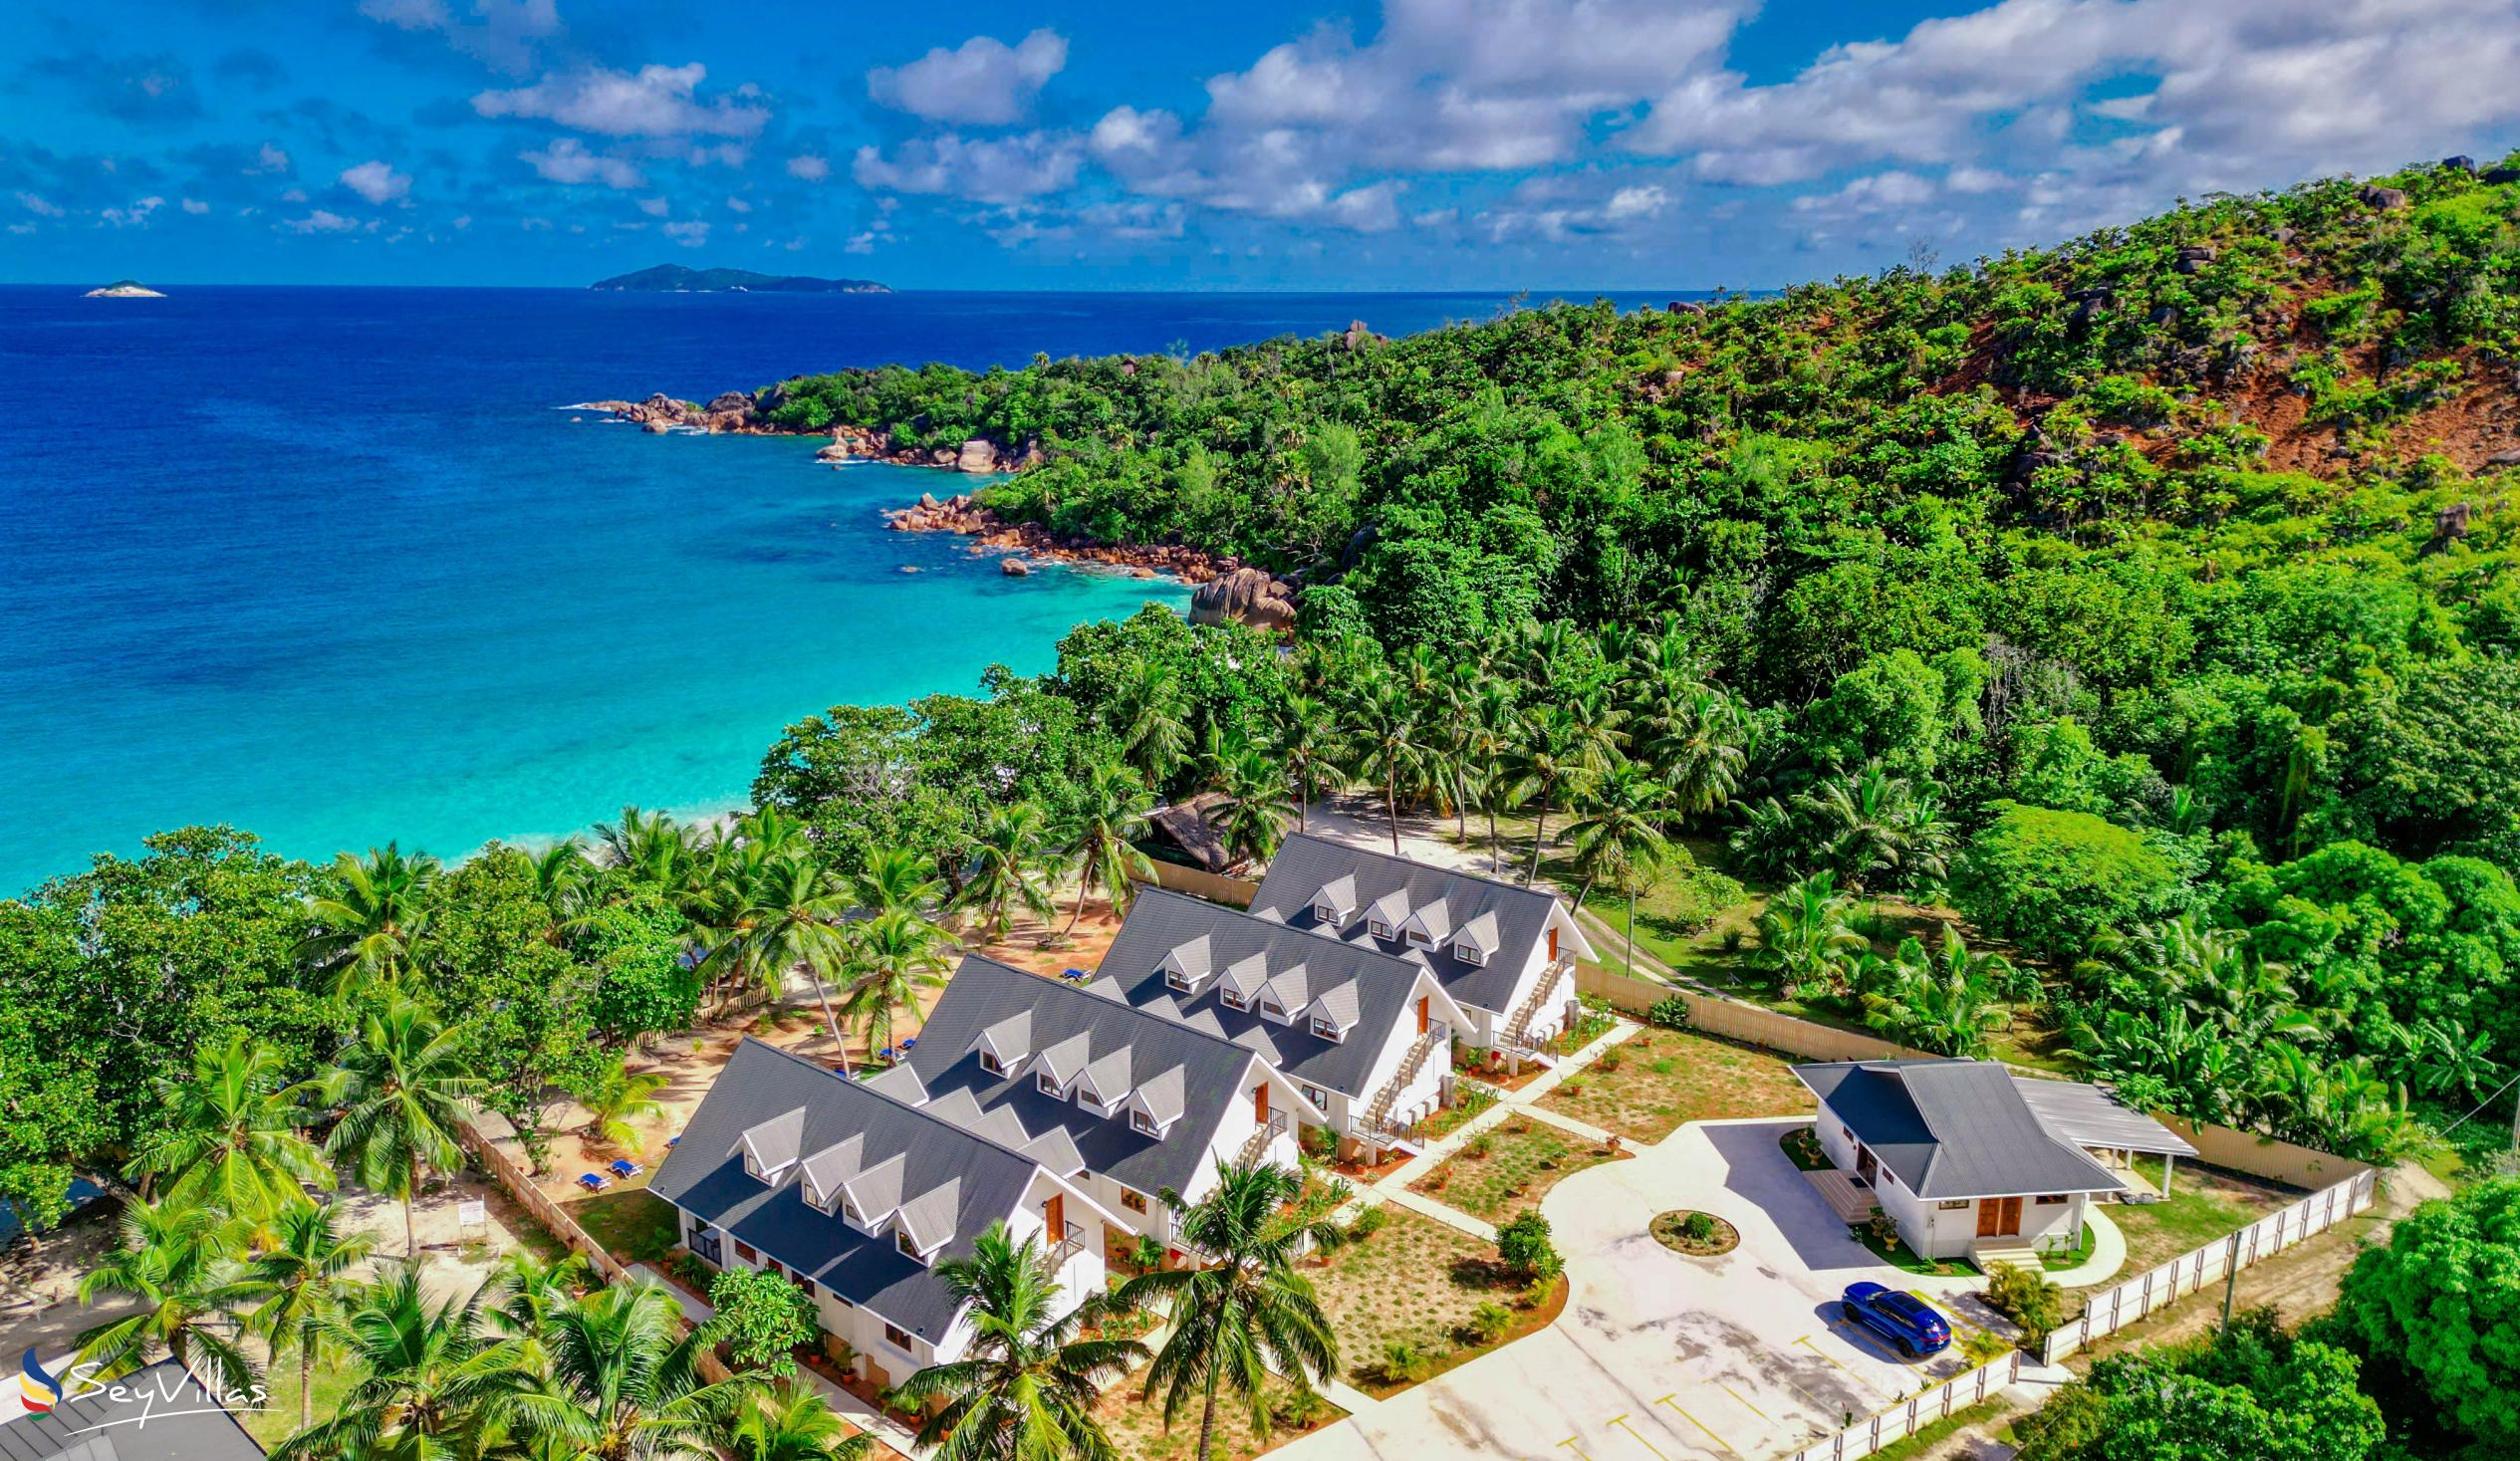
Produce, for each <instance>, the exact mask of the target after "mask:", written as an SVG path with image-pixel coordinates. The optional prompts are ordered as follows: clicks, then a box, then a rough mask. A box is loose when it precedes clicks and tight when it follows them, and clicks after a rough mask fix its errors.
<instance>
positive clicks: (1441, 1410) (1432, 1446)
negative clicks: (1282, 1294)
mask: <svg viewBox="0 0 2520 1461" xmlns="http://www.w3.org/2000/svg"><path fill="white" fill-rule="evenodd" d="M1803 1123H1804V1122H1801V1121H1797V1120H1763V1121H1724V1122H1704V1123H1697V1124H1692V1125H1688V1126H1684V1127H1682V1128H1681V1129H1680V1130H1679V1131H1677V1132H1675V1133H1673V1134H1672V1135H1671V1136H1669V1137H1668V1138H1666V1139H1665V1140H1663V1141H1662V1143H1661V1144H1660V1145H1658V1146H1654V1147H1651V1148H1647V1149H1645V1150H1643V1151H1640V1152H1639V1153H1638V1155H1637V1156H1636V1158H1635V1159H1633V1160H1630V1161H1619V1162H1610V1163H1607V1164H1605V1165H1602V1166H1599V1167H1595V1168H1592V1169H1591V1170H1588V1171H1585V1172H1582V1173H1579V1174H1577V1175H1576V1176H1574V1177H1571V1178H1569V1179H1567V1180H1566V1181H1565V1182H1563V1183H1561V1184H1559V1186H1558V1187H1557V1188H1556V1189H1555V1190H1553V1191H1551V1192H1550V1194H1549V1196H1548V1198H1547V1200H1546V1202H1545V1203H1544V1204H1543V1205H1542V1211H1543V1212H1545V1213H1546V1214H1547V1215H1548V1218H1549V1222H1550V1225H1551V1227H1552V1228H1553V1229H1554V1230H1555V1232H1556V1236H1557V1242H1558V1248H1559V1251H1560V1252H1561V1253H1563V1254H1564V1255H1565V1256H1566V1258H1567V1272H1568V1274H1569V1275H1570V1277H1571V1279H1572V1282H1573V1285H1574V1288H1573V1292H1572V1294H1571V1296H1570V1297H1569V1300H1568V1304H1567V1310H1566V1313H1565V1314H1564V1315H1562V1316H1560V1317H1559V1319H1558V1322H1557V1323H1556V1324H1554V1325H1552V1326H1550V1327H1549V1328H1548V1329H1546V1330H1544V1331H1542V1332H1540V1333H1539V1334H1536V1335H1533V1336H1531V1337H1529V1338H1527V1339H1519V1340H1517V1341H1515V1342H1514V1343H1511V1344H1508V1345H1506V1346H1505V1347H1504V1348H1502V1349H1500V1350H1498V1351H1496V1352H1495V1353H1493V1354H1488V1355H1483V1356H1481V1357H1480V1358H1478V1359H1475V1360H1473V1361H1471V1362H1470V1363H1468V1364H1465V1365H1463V1366H1461V1367H1460V1368H1458V1369H1455V1370H1452V1371H1450V1372H1448V1373H1446V1374H1443V1375H1440V1376H1438V1377H1436V1378H1435V1379H1432V1380H1429V1381H1427V1382H1426V1383H1424V1384H1421V1385H1418V1386H1415V1387H1414V1388H1412V1389H1409V1390H1406V1391H1403V1392H1402V1393H1400V1394H1399V1395H1397V1396H1395V1397H1393V1398H1392V1399H1390V1400H1388V1401H1386V1402H1384V1403H1382V1404H1379V1405H1376V1406H1373V1407H1371V1408H1370V1409H1367V1410H1365V1411H1363V1412H1361V1413H1360V1414H1359V1415H1357V1416H1356V1418H1354V1419H1352V1420H1349V1421H1346V1422H1342V1423H1341V1424H1339V1425H1337V1426H1333V1427H1330V1428H1328V1429H1326V1430H1323V1431H1321V1432H1318V1433H1317V1434H1315V1435H1312V1436H1308V1437H1306V1438H1305V1439H1304V1440H1302V1441H1299V1442H1297V1443H1295V1444H1294V1445H1293V1446H1290V1447H1289V1448H1287V1450H1286V1452H1285V1453H1284V1454H1285V1455H1287V1456H1288V1458H1289V1461H1353V1458H1362V1457H1381V1458H1387V1461H1402V1458H1412V1457H1421V1456H1434V1455H1453V1454H1471V1455H1479V1456H1499V1457H1505V1456H1510V1457H1523V1458H1536V1461H1553V1458H1567V1461H1655V1458H1660V1461H1681V1458H1699V1457H1705V1458H1738V1461H1763V1458H1766V1457H1770V1456H1774V1455H1776V1454H1778V1453H1780V1452H1783V1451H1788V1450H1791V1449H1792V1448H1793V1447H1794V1446H1796V1445H1798V1444H1800V1443H1802V1442H1803V1441H1804V1440H1806V1439H1809V1438H1810V1437H1813V1436H1816V1435H1820V1434H1825V1433H1826V1432H1828V1431H1832V1430H1836V1429H1838V1428H1839V1427H1840V1426H1842V1425H1843V1424H1845V1423H1846V1422H1847V1421H1848V1420H1849V1419H1851V1418H1853V1417H1855V1416H1861V1415H1865V1414H1869V1413H1870V1412H1872V1411H1874V1410H1878V1409H1880V1408H1882V1407H1883V1406H1886V1405H1888V1404H1890V1402H1892V1401H1893V1400H1897V1399H1900V1398H1903V1397H1904V1396H1906V1395H1908V1394H1910V1393H1912V1392H1913V1391H1915V1390H1918V1389H1921V1388H1923V1387H1925V1386H1927V1385H1930V1384H1933V1383H1935V1382H1936V1381H1938V1380H1940V1379H1942V1378H1944V1377H1946V1376H1948V1375H1951V1374H1955V1373H1957V1372H1959V1371H1960V1370H1961V1369H1963V1368H1965V1367H1966V1362H1965V1361H1964V1360H1962V1359H1961V1358H1960V1357H1959V1354H1958V1352H1957V1350H1956V1348H1955V1349H1953V1350H1946V1351H1945V1352H1944V1353H1943V1354H1941V1355H1939V1356H1937V1357H1936V1358H1934V1359H1933V1360H1931V1361H1928V1362H1926V1363H1922V1364H1911V1363H1908V1362H1906V1361H1904V1360H1902V1359H1901V1358H1899V1357H1898V1356H1897V1355H1896V1354H1895V1353H1893V1352H1891V1351H1890V1349H1889V1348H1887V1347H1886V1346H1884V1345H1883V1344H1881V1343H1880V1342H1879V1341H1878V1340H1875V1339H1872V1338H1870V1337H1869V1336H1867V1335H1864V1334H1862V1333H1860V1332H1856V1331H1853V1330H1852V1329H1850V1328H1849V1327H1848V1326H1847V1325H1846V1323H1845V1321H1844V1320H1843V1319H1841V1318H1840V1317H1839V1314H1838V1302H1837V1301H1838V1295H1839V1293H1840V1292H1841V1291H1842V1290H1843V1289H1844V1288H1845V1287H1846V1286H1847V1285H1848V1284H1851V1283H1854V1282H1855V1281H1857V1280H1858V1279H1872V1280H1875V1281H1877V1282H1880V1283H1885V1284H1891V1285H1894V1286H1898V1287H1903V1288H1911V1289H1920V1290H1922V1291H1924V1292H1926V1293H1929V1294H1935V1295H1936V1296H1937V1297H1939V1296H1940V1295H1941V1294H1943V1293H1949V1292H1952V1291H1956V1290H1963V1289H1966V1288H1968V1287H1970V1285H1969V1284H1967V1283H1964V1282H1961V1281H1957V1280H1941V1281H1934V1280H1920V1279H1917V1278H1915V1277H1913V1276H1911V1275H1907V1274H1902V1273H1899V1272H1898V1271H1897V1270H1895V1269H1891V1268H1889V1267H1887V1266H1885V1265H1884V1264H1883V1263H1882V1262H1881V1261H1880V1260H1879V1259H1877V1258H1875V1257H1874V1256H1873V1255H1872V1253H1871V1252H1869V1251H1868V1250H1866V1249H1865V1248H1864V1247H1863V1245H1861V1244H1859V1243H1857V1242H1856V1241H1855V1240H1854V1239H1853V1238H1852V1237H1850V1236H1849V1235H1848V1233H1847V1230H1846V1227H1845V1225H1844V1224H1842V1223H1840V1222H1839V1221H1838V1219H1837V1218H1836V1216H1835V1215H1834V1214H1832V1213H1831V1212H1830V1211H1829V1208H1828V1206H1827V1204H1825V1203H1823V1202H1822V1201H1821V1199H1820V1195H1819V1193H1817V1192H1815V1191H1814V1190H1812V1187H1811V1184H1810V1182H1809V1181H1808V1180H1806V1179H1805V1178H1804V1177H1803V1175H1802V1174H1801V1173H1800V1172H1799V1171H1797V1170H1795V1168H1794V1165H1793V1163H1792V1162H1790V1161H1788V1160H1787V1159H1786V1157H1785V1154H1784V1153H1783V1152H1782V1151H1780V1150H1779V1149H1778V1147H1777V1137H1778V1136H1779V1134H1780V1133H1782V1132H1783V1131H1784V1130H1786V1129H1788V1128H1789V1127H1792V1126H1794V1125H1797V1124H1803ZM1678 1207H1688V1208H1697V1209H1700V1210H1703V1211H1707V1212H1712V1213H1715V1214H1716V1215H1718V1216H1720V1217H1723V1218H1725V1219H1727V1220H1729V1221H1730V1222H1731V1223H1732V1224H1733V1225H1734V1226H1735V1227H1737V1228H1738V1229H1740V1232H1741V1246H1740V1247H1738V1248H1736V1249H1735V1250H1733V1251H1732V1252H1731V1253H1729V1254H1726V1255H1724V1256H1723V1257H1721V1258H1714V1259H1688V1258H1682V1257H1680V1256H1679V1255H1677V1254H1675V1253H1672V1252H1671V1251H1670V1250H1668V1249H1666V1248H1664V1247H1662V1245H1660V1244H1659V1243H1656V1242H1655V1241H1654V1240H1653V1238H1652V1237H1651V1236H1650V1235H1649V1234H1648V1233H1647V1232H1646V1231H1645V1229H1646V1224H1647V1223H1648V1222H1649V1221H1650V1220H1651V1219H1652V1217H1653V1215H1654V1214H1655V1213H1657V1212H1662V1211H1664V1210H1666V1209H1670V1208H1678Z"/></svg>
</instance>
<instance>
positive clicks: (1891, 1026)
mask: <svg viewBox="0 0 2520 1461" xmlns="http://www.w3.org/2000/svg"><path fill="white" fill-rule="evenodd" d="M1867 957H1868V958H1869V957H1870V955H1868V956H1867ZM2001 967H2004V965H2003V960H2002V959H2000V958H1998V957H1996V956H1995V955H1992V954H1973V953H1970V952H1969V948H1968V945H1967V944H1966V943H1965V942H1963V941H1962V940H1961V938H1960V931H1959V930H1958V929H1956V928H1952V927H1950V926H1948V925H1945V926H1944V928H1943V930H1942V949H1941V951H1940V953H1939V954H1938V955H1937V954H1928V953H1926V952H1925V948H1924V945H1923V944H1921V943H1919V942H1917V941H1916V940H1915V939H1913V938H1908V939H1902V940H1900V941H1899V945H1898V951H1897V952H1896V953H1895V954H1893V955H1892V956H1891V959H1890V977H1889V978H1888V979H1887V980H1886V981H1884V983H1883V984H1882V986H1881V987H1880V988H1878V989H1870V990H1867V991H1865V994H1864V1023H1865V1024H1867V1025H1870V1026H1872V1027H1873V1028H1874V1029H1876V1030H1879V1031H1881V1032H1882V1033H1883V1034H1885V1035H1887V1036H1889V1037H1890V1039H1892V1040H1894V1041H1897V1042H1898V1043H1899V1044H1901V1045H1908V1046H1913V1047H1915V1048H1916V1049H1918V1050H1921V1051H1924V1052H1925V1053H1926V1054H1928V1055H1940V1056H1967V1057H1970V1058H1973V1059H1974V1058H1977V1057H1982V1056H1984V1055H1985V1054H1986V1052H1987V1048H1988V1044H1987V1036H1988V1035H1989V1034H1991V1033H1993V1032H1994V1031H1997V1030H2001V1029H2002V1028H2004V1026H2005V1025H2006V1024H2008V1023H2009V1022H2010V1020H2011V1018H2012V1017H2011V1015H2010V1013H2009V1012H2008V1011H2006V1010H2005V1009H2004V1007H2003V1005H2002V1003H2001V1000H2002V990H2001V989H2000V988H1999V987H1998V983H1997V975H1996V972H1995V971H1996V970H1997V969H1999V968H2001Z"/></svg>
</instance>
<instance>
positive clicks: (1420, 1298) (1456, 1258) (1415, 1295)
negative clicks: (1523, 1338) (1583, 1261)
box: [1301, 1203, 1565, 1394]
mask: <svg viewBox="0 0 2520 1461" xmlns="http://www.w3.org/2000/svg"><path fill="white" fill-rule="evenodd" d="M1382 1210H1383V1211H1385V1212H1386V1213H1389V1214H1390V1216H1389V1218H1387V1219H1386V1221H1385V1223H1384V1226H1383V1230H1382V1231H1381V1232H1378V1233H1376V1234H1375V1235H1374V1236H1373V1237H1371V1238H1368V1239H1365V1240H1364V1241H1363V1242H1356V1243H1350V1244H1348V1245H1346V1246H1344V1247H1342V1248H1340V1249H1339V1250H1338V1251H1337V1252H1336V1253H1333V1254H1331V1255H1330V1257H1329V1259H1328V1261H1327V1262H1326V1263H1325V1264H1324V1265H1323V1266H1322V1267H1319V1268H1305V1269H1303V1270H1301V1272H1302V1273H1303V1274H1304V1276H1305V1277H1306V1278H1309V1279H1311V1280H1312V1281H1313V1287H1314V1289H1315V1291H1316V1292H1317V1293H1318V1294H1319V1295H1320V1297H1321V1304H1322V1309H1323V1311H1324V1312H1325V1313H1327V1314H1328V1315H1329V1317H1330V1325H1331V1330H1332V1332H1333V1333H1334V1334H1336V1335H1337V1336H1338V1337H1339V1361H1340V1366H1339V1367H1340V1369H1341V1371H1342V1372H1344V1373H1345V1374H1346V1375H1347V1377H1348V1378H1349V1380H1350V1381H1351V1382H1352V1383H1354V1384H1356V1385H1357V1386H1358V1387H1359V1388H1360V1389H1364V1390H1366V1391H1368V1392H1369V1393H1374V1394H1385V1393H1388V1392H1389V1391H1390V1390H1391V1389H1393V1388H1395V1386H1392V1385H1390V1384H1387V1383H1386V1381H1385V1379H1384V1375H1383V1361H1384V1356H1385V1354H1386V1351H1387V1350H1388V1348H1389V1346H1390V1345H1392V1344H1394V1343H1402V1344H1406V1345H1408V1346H1409V1347H1410V1348H1411V1349H1413V1350H1415V1351H1416V1352H1417V1353H1418V1354H1419V1355H1421V1356H1424V1357H1426V1358H1428V1359H1430V1360H1431V1361H1432V1368H1433V1369H1434V1370H1436V1371H1440V1370H1443V1369H1448V1368H1450V1367H1451V1366H1453V1365H1454V1364H1458V1363H1460V1362H1461V1361H1463V1360H1465V1359H1468V1358H1470V1357H1471V1356H1472V1355H1475V1354H1481V1353H1485V1352H1486V1351H1487V1350H1488V1349H1490V1348H1493V1347H1495V1346H1494V1345H1488V1344H1474V1343H1471V1342H1469V1341H1468V1339H1467V1338H1466V1333H1465V1332H1466V1330H1467V1328H1468V1326H1469V1323H1470V1315H1471V1312H1472V1311H1474V1310H1476V1309H1477V1308H1478V1307H1479V1306H1480V1305H1481V1304H1502V1305H1504V1306H1505V1307H1506V1308H1508V1309H1511V1310H1513V1312H1514V1320H1515V1325H1514V1328H1513V1329H1512V1330H1511V1331H1508V1332H1507V1338H1506V1339H1503V1340H1499V1341H1498V1342H1499V1343H1504V1342H1509V1341H1510V1340H1511V1339H1513V1338H1515V1337H1516V1336H1519V1335H1522V1334H1526V1333H1529V1332H1530V1331H1531V1330H1533V1329H1537V1328H1538V1327H1539V1326H1540V1325H1542V1324H1545V1323H1547V1322H1548V1319H1549V1317H1550V1315H1551V1314H1552V1313H1554V1307H1551V1308H1547V1309H1543V1310H1537V1311H1535V1310H1527V1309H1523V1308H1521V1307H1520V1301H1521V1297H1522V1293H1523V1286H1522V1285H1520V1284H1517V1283H1515V1282H1514V1281H1513V1280H1512V1279H1510V1278H1508V1277H1506V1276H1504V1275H1503V1274H1502V1273H1501V1272H1500V1271H1499V1270H1498V1269H1497V1267H1496V1247H1495V1245H1494V1244H1492V1243H1482V1242H1480V1241H1479V1240H1478V1239H1476V1238H1473V1237H1471V1236H1470V1235H1469V1234H1467V1233H1464V1232H1462V1231H1461V1230H1460V1229H1458V1228H1455V1227H1452V1226H1451V1225H1449V1224H1446V1223H1439V1222H1437V1221H1435V1220H1434V1219H1433V1218H1430V1217H1424V1216H1420V1215H1419V1214H1417V1213H1413V1212H1410V1211H1409V1210H1408V1209H1406V1208H1404V1207H1400V1206H1397V1205H1396V1204H1390V1203H1386V1204H1385V1205H1384V1207H1383V1209H1382ZM1558 1293H1559V1294H1560V1295H1561V1296H1562V1295H1563V1294H1564V1293H1565V1286H1564V1284H1563V1283H1561V1284H1560V1286H1559V1289H1558Z"/></svg>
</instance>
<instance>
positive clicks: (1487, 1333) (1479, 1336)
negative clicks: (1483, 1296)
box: [1467, 1300, 1514, 1344]
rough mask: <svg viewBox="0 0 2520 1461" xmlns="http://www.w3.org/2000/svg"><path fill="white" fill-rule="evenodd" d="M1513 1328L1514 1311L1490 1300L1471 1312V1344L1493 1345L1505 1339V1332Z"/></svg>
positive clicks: (1469, 1330)
mask: <svg viewBox="0 0 2520 1461" xmlns="http://www.w3.org/2000/svg"><path fill="white" fill-rule="evenodd" d="M1513 1327H1514V1311H1512V1310H1510V1309H1507V1308H1506V1307H1505V1306H1504V1305H1502V1304H1498V1303H1496V1302H1495V1301H1494V1300H1490V1301H1488V1302H1487V1303H1484V1304H1481V1305H1480V1306H1479V1307H1478V1308H1476V1309H1473V1310H1471V1311H1470V1323H1469V1325H1468V1326H1467V1329H1468V1333H1469V1336H1470V1342H1471V1343H1473V1344H1493V1343H1495V1342H1496V1341H1497V1340H1499V1339H1503V1338H1505V1332H1506V1331H1507V1330H1510V1329H1512V1328H1513Z"/></svg>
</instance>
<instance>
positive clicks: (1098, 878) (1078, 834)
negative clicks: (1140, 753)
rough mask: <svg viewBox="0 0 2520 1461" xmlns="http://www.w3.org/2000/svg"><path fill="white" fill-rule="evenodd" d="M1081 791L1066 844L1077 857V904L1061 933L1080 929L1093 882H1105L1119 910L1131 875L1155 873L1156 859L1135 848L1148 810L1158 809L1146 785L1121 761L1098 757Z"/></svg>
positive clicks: (1126, 901) (1125, 905)
mask: <svg viewBox="0 0 2520 1461" xmlns="http://www.w3.org/2000/svg"><path fill="white" fill-rule="evenodd" d="M1077 790H1078V794H1079V801H1080V805H1079V807H1078V809H1077V820H1076V824H1075V826H1074V827H1073V828H1072V829H1071V830H1070V832H1069V834H1068V848H1067V851H1068V852H1069V854H1070V855H1071V856H1072V857H1074V858H1075V859H1076V868H1077V905H1076V911H1075V912H1073V913H1070V914H1069V915H1068V926H1067V927H1066V928H1064V929H1062V930H1060V935H1059V936H1060V937H1062V938H1065V937H1067V936H1068V935H1069V934H1071V933H1074V932H1075V931H1076V926H1077V920H1078V919H1080V918H1082V917H1084V916H1085V898H1086V894H1088V893H1090V892H1092V891H1094V888H1095V884H1097V883H1100V884H1102V887H1103V891H1104V892H1105V893H1107V894H1108V895H1109V896H1110V898H1111V904H1112V911H1113V912H1115V913H1118V912H1122V911H1124V910H1126V909H1127V908H1128V906H1129V884H1130V879H1131V878H1132V877H1133V876H1134V877H1143V878H1151V877H1153V876H1154V864H1152V863H1151V862H1149V861H1147V860H1146V854H1145V853H1143V852H1139V851H1137V839H1139V838H1141V837H1144V836H1145V835H1146V814H1147V813H1148V812H1151V811H1153V810H1154V797H1153V795H1152V794H1151V793H1149V792H1148V791H1147V790H1146V784H1145V783H1144V782H1142V781H1139V780H1138V779H1137V775H1136V773H1134V772H1133V771H1131V770H1130V769H1129V768H1128V767H1126V766H1123V765H1122V764H1120V763H1119V762H1117V761H1097V762H1095V763H1094V764H1093V765H1091V766H1089V767H1087V768H1086V772H1085V784H1084V785H1083V786H1081V787H1079V788H1078V789H1077Z"/></svg>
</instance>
